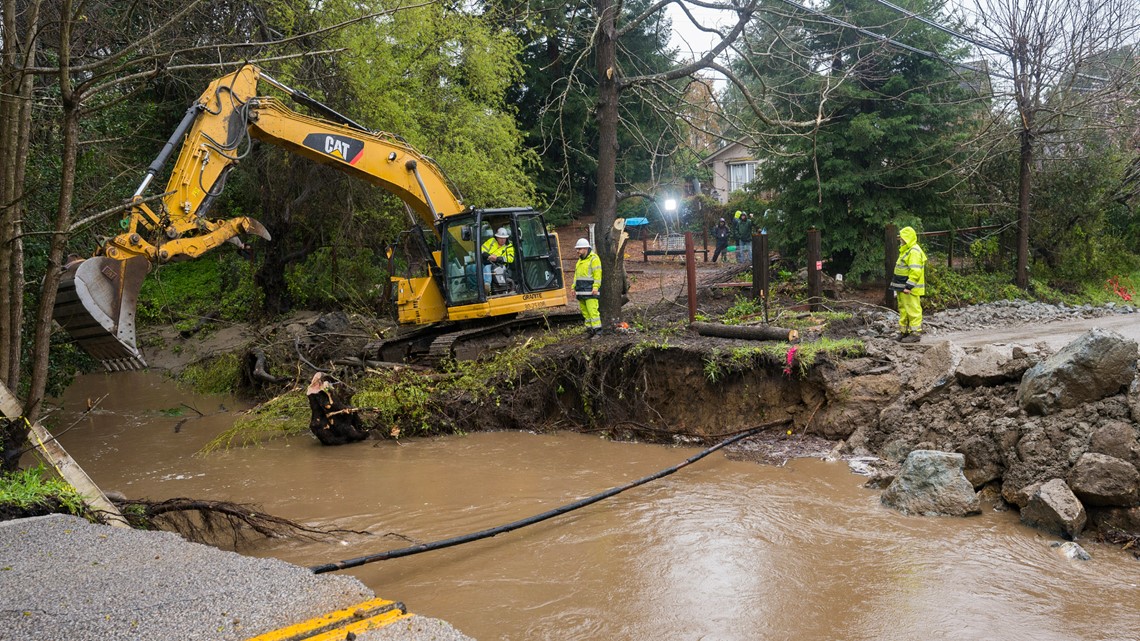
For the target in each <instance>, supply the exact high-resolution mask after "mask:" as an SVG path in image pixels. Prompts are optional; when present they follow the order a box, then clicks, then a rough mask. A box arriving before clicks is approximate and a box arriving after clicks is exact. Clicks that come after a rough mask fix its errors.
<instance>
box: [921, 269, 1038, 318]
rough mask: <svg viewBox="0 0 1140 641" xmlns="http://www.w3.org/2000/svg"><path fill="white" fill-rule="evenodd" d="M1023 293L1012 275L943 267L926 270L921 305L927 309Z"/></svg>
mask: <svg viewBox="0 0 1140 641" xmlns="http://www.w3.org/2000/svg"><path fill="white" fill-rule="evenodd" d="M1022 296H1023V293H1022V291H1021V290H1020V289H1018V288H1017V286H1016V285H1014V284H1013V275H1012V274H1008V273H1004V272H997V273H982V272H979V273H973V274H962V273H959V272H955V271H947V270H945V269H927V270H926V296H924V297H923V307H924V308H925V309H928V310H937V309H946V308H950V307H965V306H966V305H978V304H981V303H992V302H994V301H999V300H1014V299H1017V298H1021V297H1022Z"/></svg>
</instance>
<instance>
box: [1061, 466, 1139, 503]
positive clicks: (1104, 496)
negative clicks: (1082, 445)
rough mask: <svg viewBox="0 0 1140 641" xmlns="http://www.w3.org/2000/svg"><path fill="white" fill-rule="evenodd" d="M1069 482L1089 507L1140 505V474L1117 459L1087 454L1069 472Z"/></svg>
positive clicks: (1075, 492) (1078, 496) (1074, 492)
mask: <svg viewBox="0 0 1140 641" xmlns="http://www.w3.org/2000/svg"><path fill="white" fill-rule="evenodd" d="M1068 481H1069V487H1070V488H1072V490H1073V494H1076V495H1077V498H1079V499H1080V500H1081V502H1082V503H1084V504H1085V505H1095V506H1097V507H1128V506H1132V505H1136V504H1137V503H1138V502H1140V501H1138V500H1137V499H1138V496H1140V472H1137V471H1136V468H1135V467H1134V466H1133V465H1132V464H1131V463H1129V462H1128V461H1122V460H1120V459H1118V458H1116V457H1115V456H1108V455H1106V454H1094V453H1092V452H1085V453H1084V454H1082V455H1081V458H1079V459H1077V464H1076V465H1074V466H1073V469H1072V470H1071V471H1070V472H1069V479H1068Z"/></svg>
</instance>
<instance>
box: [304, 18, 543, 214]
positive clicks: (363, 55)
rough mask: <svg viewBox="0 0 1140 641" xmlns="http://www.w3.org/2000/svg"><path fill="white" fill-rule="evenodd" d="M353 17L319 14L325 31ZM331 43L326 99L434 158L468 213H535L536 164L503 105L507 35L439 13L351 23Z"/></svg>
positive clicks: (515, 48)
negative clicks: (332, 64) (337, 49)
mask: <svg viewBox="0 0 1140 641" xmlns="http://www.w3.org/2000/svg"><path fill="white" fill-rule="evenodd" d="M364 4H365V5H368V4H369V3H368V2H365V3H364ZM374 8H376V9H379V8H381V3H375V7H374ZM361 10H362V6H361V4H360V3H359V2H330V3H325V5H324V6H323V7H322V12H323V13H325V14H326V15H327V16H328V19H329V20H330V22H337V21H339V20H340V19H343V18H348V17H352V16H357V15H359V14H360V12H361ZM336 39H337V40H338V44H339V45H340V46H342V47H344V50H343V52H342V53H341V54H340V55H339V56H338V59H337V60H338V65H339V75H340V76H341V80H342V81H343V82H342V83H339V84H337V85H332V86H330V87H329V92H330V93H329V96H328V97H329V98H330V99H332V100H335V101H339V102H344V103H349V102H351V104H352V105H353V110H352V113H353V114H354V117H356V118H358V119H359V120H361V121H362V122H365V123H368V124H369V125H371V126H375V127H378V128H380V129H383V130H386V131H391V132H394V133H395V134H397V135H399V136H401V137H403V138H404V139H406V140H408V141H409V142H410V143H412V145H414V146H415V147H417V148H418V149H420V150H421V151H422V152H424V153H426V154H428V155H429V156H432V157H433V158H435V160H436V161H438V162H439V164H440V165H441V166H442V167H443V168H444V169H445V171H446V172H447V174H448V175H449V176H450V178H451V179H452V180H454V181H455V183H456V185H458V187H459V188H460V190H461V191H462V193H463V194H464V196H465V202H466V203H467V204H470V205H474V206H480V207H483V206H500V207H501V206H519V205H529V204H532V203H534V201H535V192H534V184H533V182H532V180H531V179H530V178H529V177H528V175H527V171H526V170H527V167H528V166H529V165H532V164H535V163H538V162H539V158H538V156H537V154H535V153H534V152H533V151H531V150H529V149H527V148H526V147H525V146H524V145H523V138H522V134H521V133H520V131H519V129H518V127H517V125H516V124H515V120H514V118H513V110H512V105H511V104H510V103H509V102H508V101H507V100H506V93H507V90H508V88H509V87H510V86H512V85H513V84H514V83H515V82H517V81H518V80H519V79H520V78H521V77H522V73H523V71H522V67H521V66H520V63H519V59H518V55H519V52H520V47H521V45H520V43H519V41H518V39H517V38H516V37H515V35H513V34H512V33H510V32H509V31H506V30H504V29H498V28H496V27H495V25H494V24H493V23H492V22H491V20H489V19H488V18H487V17H486V16H484V15H480V14H479V13H476V12H473V11H470V10H468V9H466V8H465V7H463V6H462V5H456V4H446V3H445V4H426V5H421V6H417V7H414V8H410V9H404V10H401V11H397V12H394V13H392V14H390V15H389V16H387V17H386V18H385V19H384V20H369V21H363V22H360V23H356V24H354V25H352V26H350V27H348V28H346V29H344V30H343V31H342V32H340V34H339V35H338V36H337V37H336ZM333 90H335V91H336V92H337V95H333V93H332V92H333Z"/></svg>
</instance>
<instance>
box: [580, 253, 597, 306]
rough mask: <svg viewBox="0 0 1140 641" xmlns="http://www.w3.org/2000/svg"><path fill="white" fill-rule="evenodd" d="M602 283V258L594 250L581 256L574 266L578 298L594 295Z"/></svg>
mask: <svg viewBox="0 0 1140 641" xmlns="http://www.w3.org/2000/svg"><path fill="white" fill-rule="evenodd" d="M601 284H602V259H601V258H598V255H597V254H595V253H594V252H590V253H588V254H586V257H585V258H579V259H578V264H577V265H575V266H574V293H575V294H577V296H578V298H583V297H587V296H592V295H593V292H594V290H595V289H597V288H598V287H600V286H601Z"/></svg>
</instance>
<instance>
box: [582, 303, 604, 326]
mask: <svg viewBox="0 0 1140 641" xmlns="http://www.w3.org/2000/svg"><path fill="white" fill-rule="evenodd" d="M578 309H580V310H582V318H585V319H586V327H587V328H588V329H601V328H602V315H601V313H599V312H598V299H596V298H579V299H578Z"/></svg>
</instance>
